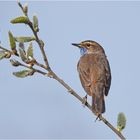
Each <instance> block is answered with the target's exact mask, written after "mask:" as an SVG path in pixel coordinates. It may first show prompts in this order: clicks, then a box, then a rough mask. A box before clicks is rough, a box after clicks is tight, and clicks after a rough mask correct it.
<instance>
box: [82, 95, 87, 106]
mask: <svg viewBox="0 0 140 140" xmlns="http://www.w3.org/2000/svg"><path fill="white" fill-rule="evenodd" d="M86 103H87V94H86V96H84V97H83V101H82V104H83V105H84V106H85V105H86Z"/></svg>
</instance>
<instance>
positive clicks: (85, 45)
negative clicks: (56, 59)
mask: <svg viewBox="0 0 140 140" xmlns="http://www.w3.org/2000/svg"><path fill="white" fill-rule="evenodd" d="M72 45H74V46H76V47H78V48H79V49H80V53H81V55H84V54H86V53H98V52H100V53H101V52H102V53H104V50H103V48H102V47H101V45H100V44H98V43H97V42H95V41H92V40H86V41H82V42H81V43H72Z"/></svg>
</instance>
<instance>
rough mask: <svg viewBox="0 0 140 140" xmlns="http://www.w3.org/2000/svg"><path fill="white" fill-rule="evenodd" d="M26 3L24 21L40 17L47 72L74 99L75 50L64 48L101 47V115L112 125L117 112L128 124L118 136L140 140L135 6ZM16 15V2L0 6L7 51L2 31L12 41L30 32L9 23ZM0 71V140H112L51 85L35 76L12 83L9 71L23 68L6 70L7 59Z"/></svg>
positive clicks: (139, 34)
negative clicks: (106, 73)
mask: <svg viewBox="0 0 140 140" xmlns="http://www.w3.org/2000/svg"><path fill="white" fill-rule="evenodd" d="M24 2H25V1H24ZM24 2H23V3H24ZM27 2H28V1H27ZM28 4H29V13H30V14H29V15H30V17H31V16H33V14H36V15H37V16H38V18H39V25H40V33H39V35H40V38H41V39H42V40H44V42H45V44H46V48H45V50H46V52H47V55H48V59H49V62H50V65H51V67H52V69H53V70H54V71H55V72H56V73H57V74H58V76H60V77H61V78H62V79H63V80H64V81H66V82H67V83H68V84H69V85H70V86H71V87H72V88H74V89H75V90H76V91H77V92H78V93H79V94H80V95H81V96H84V95H85V92H84V90H83V88H82V86H81V84H80V80H79V77H78V73H77V69H76V67H77V62H78V60H79V57H80V53H79V50H78V49H77V48H75V47H73V46H71V43H73V42H80V41H83V40H87V39H91V40H95V41H97V42H99V43H100V44H101V45H102V46H103V47H104V49H105V51H106V54H107V56H108V59H109V62H110V66H111V71H112V84H111V89H110V93H109V95H108V97H107V98H106V113H105V114H104V116H105V117H106V118H107V119H108V120H109V121H110V122H111V123H112V124H113V125H116V120H117V114H118V113H119V112H124V113H125V114H126V117H127V126H126V129H125V130H124V131H123V134H124V135H125V137H126V138H140V134H139V130H140V121H139V118H140V110H139V107H140V101H139V99H140V93H139V91H140V90H139V87H140V85H139V79H140V74H139V72H140V64H139V60H140V2H138V1H137V2H111V1H109V2H106V1H104V2H103V1H100V2H96V1H89V2H88V1H85V2H84V1H81V2H80V1H77V2H76V1H69V2H66V1H57V2H56V1H53V2H51V1H44V2H43V1H42V2H41V1H40V2H33V1H29V2H28ZM21 14H22V12H21V10H20V8H19V7H18V6H17V3H16V2H14V1H13V2H8V1H6V2H4V1H0V41H1V43H2V45H3V46H4V47H6V48H8V47H9V42H8V33H7V32H8V31H9V30H11V31H12V32H13V34H14V35H15V36H18V35H20V36H21V35H22V36H25V35H28V36H29V35H31V34H32V33H31V31H30V29H28V28H27V27H26V26H25V25H12V24H10V23H9V21H10V19H12V18H14V17H17V16H20V15H21ZM34 47H35V51H36V52H35V55H36V57H37V58H38V60H39V61H41V60H42V56H41V55H40V51H39V50H38V49H37V45H36V44H35V45H34ZM0 67H1V71H0V87H1V88H0V89H1V92H0V138H38V139H39V138H48V139H51V138H56V139H58V138H75V139H77V138H79V139H82V138H84V139H86V138H92V139H101V138H102V139H105V138H110V139H115V138H118V137H117V136H116V135H115V134H114V133H113V132H112V131H111V130H110V129H108V127H106V126H105V125H104V124H103V123H102V122H98V121H97V122H96V123H95V122H94V120H95V116H93V115H92V114H91V113H90V112H89V110H88V109H87V108H83V106H82V105H81V104H80V103H79V101H77V100H76V99H75V98H74V97H72V96H71V95H69V94H68V93H67V91H66V90H65V88H63V87H62V86H61V85H60V84H59V83H57V82H56V81H54V80H52V79H48V78H46V77H43V76H41V75H39V74H35V75H34V76H33V77H29V78H25V79H19V78H16V77H14V76H13V75H12V72H13V71H18V70H19V69H22V68H14V67H12V66H11V65H10V63H9V62H8V61H7V60H3V61H1V62H0Z"/></svg>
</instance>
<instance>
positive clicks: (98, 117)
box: [95, 113, 101, 122]
mask: <svg viewBox="0 0 140 140" xmlns="http://www.w3.org/2000/svg"><path fill="white" fill-rule="evenodd" d="M100 116H101V114H99V113H97V117H96V119H95V122H96V121H97V120H98V119H99V121H101V119H100Z"/></svg>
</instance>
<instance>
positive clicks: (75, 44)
mask: <svg viewBox="0 0 140 140" xmlns="http://www.w3.org/2000/svg"><path fill="white" fill-rule="evenodd" d="M72 45H73V46H76V47H78V48H80V47H81V45H80V44H77V43H72Z"/></svg>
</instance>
